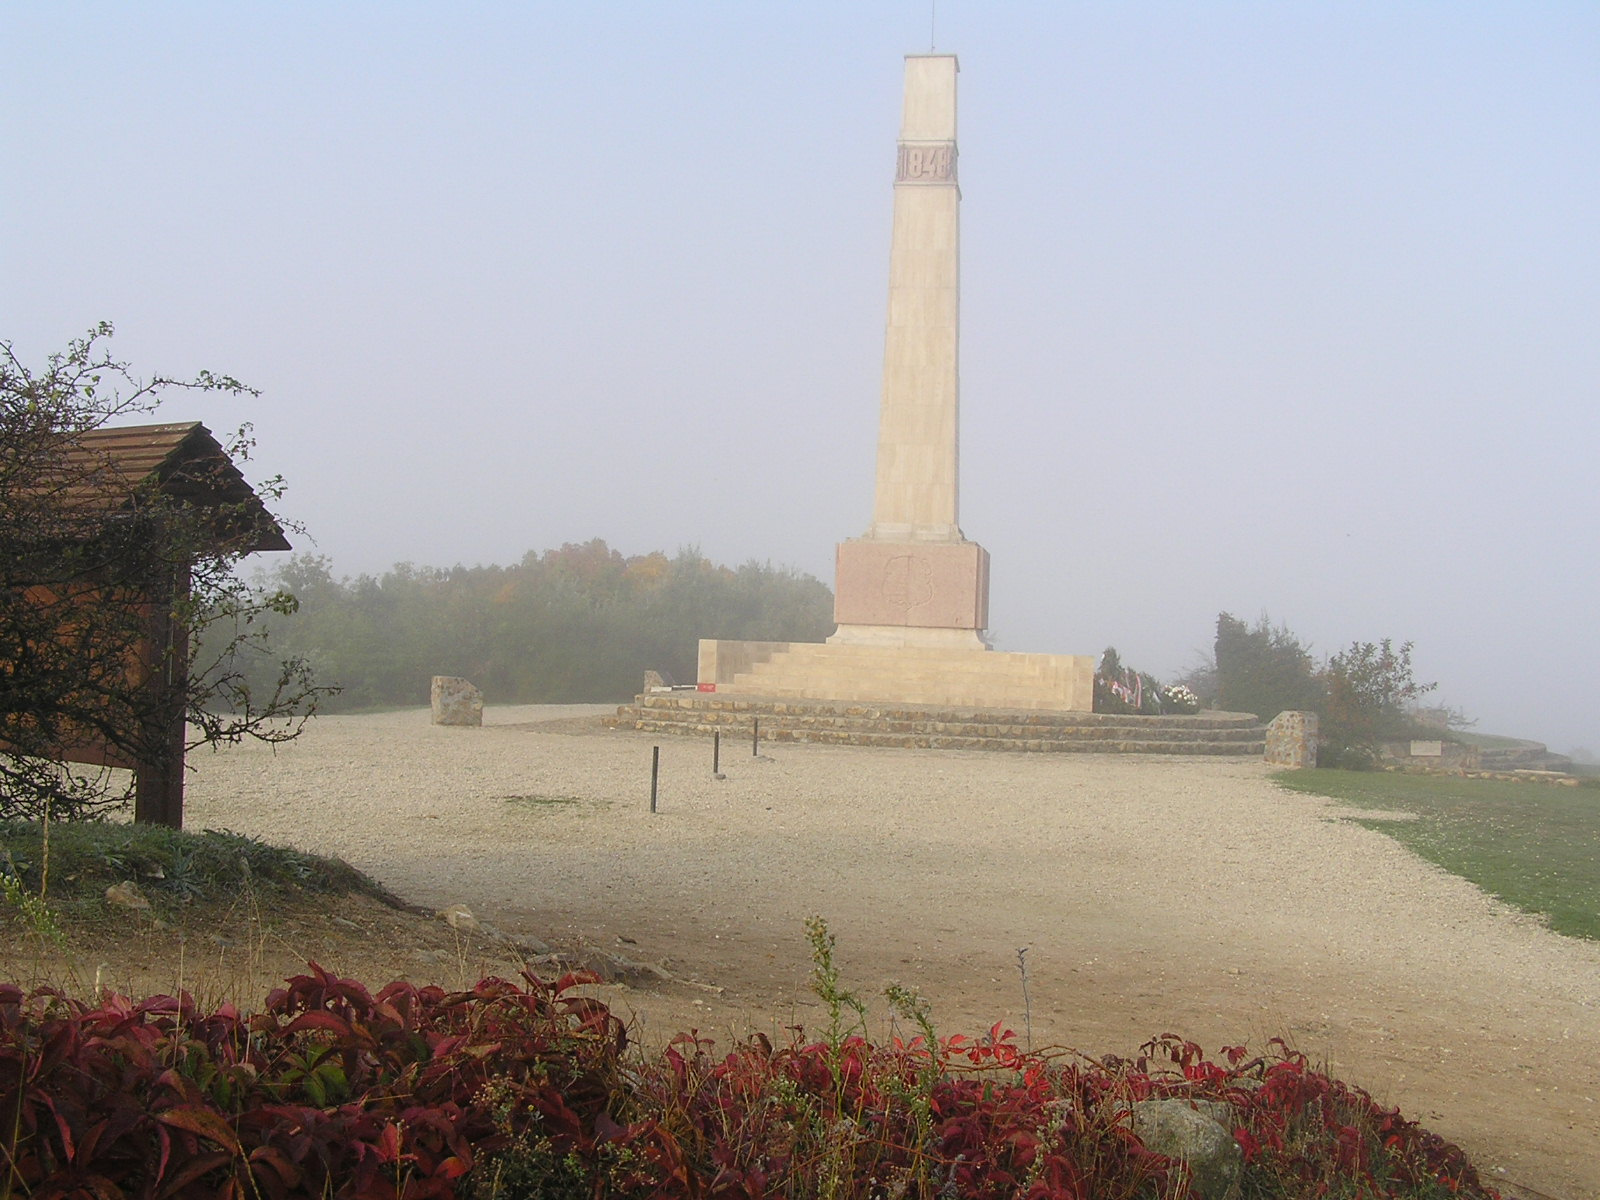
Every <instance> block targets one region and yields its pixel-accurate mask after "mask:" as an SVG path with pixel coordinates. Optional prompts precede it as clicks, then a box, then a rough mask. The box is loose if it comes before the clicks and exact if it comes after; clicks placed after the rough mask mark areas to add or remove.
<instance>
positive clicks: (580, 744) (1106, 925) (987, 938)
mask: <svg viewBox="0 0 1600 1200" xmlns="http://www.w3.org/2000/svg"><path fill="white" fill-rule="evenodd" d="M603 711H608V710H604V709H600V708H595V707H588V708H581V707H571V706H567V707H560V706H545V707H521V708H492V709H490V710H489V711H488V712H487V713H486V714H485V725H484V727H483V728H481V729H453V728H439V727H434V726H432V725H430V724H429V720H428V714H427V712H426V711H422V710H411V711H405V712H397V713H385V714H379V715H370V716H353V717H321V718H318V719H317V720H316V721H315V722H313V724H312V725H311V727H310V728H309V730H308V731H307V733H306V734H305V735H304V736H303V737H302V738H301V740H299V741H298V742H296V743H293V744H291V745H289V746H286V747H282V748H280V749H278V750H277V751H276V752H272V751H270V750H267V749H265V748H258V747H238V748H233V749H229V750H226V751H223V752H220V753H217V754H205V753H201V754H197V755H195V756H194V757H193V759H192V765H193V766H194V767H195V768H196V770H195V774H194V776H193V777H192V779H191V782H190V786H189V796H188V818H187V823H188V824H189V826H190V827H191V828H196V829H200V828H228V829H233V830H237V831H240V832H247V833H251V834H256V835H259V836H262V837H264V838H267V839H268V840H271V841H275V842H282V843H287V844H291V845H296V846H299V847H302V848H305V849H310V850H316V851H320V852H323V853H330V854H338V855H340V856H342V857H344V858H346V859H347V860H349V861H350V862H351V863H353V864H355V865H356V866H358V867H360V868H361V869H363V870H365V871H367V872H369V873H370V874H372V875H374V876H376V877H377V878H378V879H380V880H381V881H383V882H384V883H385V884H387V885H388V886H389V887H391V888H392V889H394V890H395V891H397V892H398V893H400V894H401V895H403V896H405V897H406V898H408V899H410V900H413V901H416V902H419V903H423V904H428V905H431V906H434V907H441V908H442V907H444V906H445V905H446V904H450V903H464V904H466V905H468V906H469V907H470V908H471V909H472V910H473V911H474V912H475V913H476V914H478V915H479V916H480V917H481V918H483V919H485V920H487V921H490V922H493V923H494V924H495V925H497V926H498V927H500V928H501V929H503V930H505V931H507V932H511V933H519V934H527V935H534V936H538V937H542V938H545V939H547V940H550V941H552V942H557V943H562V942H566V943H571V942H576V941H587V942H590V943H593V944H596V945H599V946H603V947H607V948H611V949H614V950H620V951H621V952H623V953H626V954H627V955H629V956H630V957H634V958H638V959H643V960H647V961H651V962H655V963H659V964H661V965H663V966H665V967H666V968H667V969H668V970H669V971H671V972H672V974H673V975H675V976H677V977H679V978H680V979H684V980H693V981H697V982H698V983H700V984H703V985H713V986H714V987H715V988H716V989H717V990H715V991H713V990H708V989H707V988H705V987H675V986H667V987H661V988H655V989H647V990H640V991H636V992H633V993H631V994H629V995H628V996H627V998H626V1000H625V1007H626V1008H627V1009H628V1010H629V1011H630V1012H631V1015H632V1016H633V1018H634V1020H635V1022H636V1027H637V1028H638V1030H639V1031H640V1032H641V1035H642V1036H645V1037H649V1036H650V1035H651V1034H652V1033H656V1034H668V1033H671V1032H674V1031H676V1030H678V1029H686V1028H689V1027H691V1026H693V1027H696V1028H699V1029H700V1030H702V1031H704V1032H706V1033H708V1034H710V1035H712V1036H716V1037H718V1038H719V1039H721V1038H724V1037H731V1036H735V1035H738V1034H742V1033H745V1032H748V1031H749V1030H751V1029H752V1028H758V1029H772V1028H774V1027H780V1028H781V1027H782V1026H786V1025H789V1024H793V1023H797V1022H812V1023H815V1021H816V1018H817V1015H818V1013H817V1009H816V1007H815V1005H814V1002H812V1001H811V998H810V996H809V993H808V992H807V990H806V978H807V973H808V970H809V955H808V950H807V947H806V945H805V942H804V938H803V936H802V931H801V923H802V921H803V919H804V918H805V917H806V916H807V915H809V914H812V913H817V914H820V915H822V916H824V917H826V918H827V920H828V922H829V924H830V927H831V928H832V930H833V932H834V933H835V934H836V935H837V937H838V944H839V953H838V958H839V961H840V963H841V966H842V968H843V971H844V975H845V978H846V979H847V980H848V981H850V982H851V983H852V984H853V985H855V986H856V988H857V990H858V991H859V992H860V993H861V994H862V995H863V996H864V997H869V998H871V997H874V996H876V995H877V994H878V993H879V992H881V988H882V987H883V986H884V985H885V984H886V983H888V982H891V981H897V980H898V981H901V982H904V983H908V984H912V985H914V986H916V987H917V988H919V989H920V990H921V991H922V992H923V993H924V994H925V995H926V996H927V997H928V998H929V999H930V1000H931V1001H932V1002H933V1009H934V1016H935V1021H936V1023H937V1024H938V1025H939V1027H940V1029H941V1030H942V1031H944V1032H957V1031H962V1032H972V1031H974V1030H983V1029H987V1028H988V1027H989V1026H990V1025H991V1024H992V1023H993V1022H995V1021H997V1020H998V1021H1004V1022H1006V1023H1007V1024H1008V1025H1010V1026H1011V1027H1013V1028H1015V1029H1016V1030H1017V1031H1018V1033H1019V1035H1022V1036H1023V1037H1024V1038H1026V1037H1027V1036H1029V1033H1030V1031H1031V1037H1032V1039H1033V1041H1034V1043H1035V1044H1038V1045H1046V1044H1053V1045H1069V1046H1074V1047H1078V1048H1080V1049H1082V1050H1084V1051H1085V1052H1089V1053H1093V1054H1096V1055H1100V1054H1105V1053H1120V1054H1126V1053H1128V1052H1129V1051H1130V1050H1132V1049H1133V1048H1135V1047H1137V1045H1138V1044H1139V1043H1140V1042H1141V1041H1143V1040H1144V1039H1146V1038H1147V1037H1150V1036H1153V1035H1155V1034H1159V1033H1162V1032H1165V1031H1168V1030H1171V1031H1173V1032H1177V1033H1181V1034H1183V1035H1185V1036H1187V1037H1190V1038H1192V1039H1194V1040H1196V1041H1198V1042H1200V1044H1201V1045H1203V1046H1204V1047H1205V1048H1206V1049H1207V1050H1209V1051H1213V1052H1214V1051H1216V1050H1217V1049H1218V1048H1219V1047H1220V1046H1222V1045H1228V1044H1236V1043H1239V1042H1246V1041H1247V1042H1249V1043H1250V1044H1251V1045H1252V1046H1256V1047H1260V1046H1262V1045H1263V1044H1264V1043H1265V1041H1266V1040H1267V1039H1268V1038H1270V1037H1275V1036H1277V1037H1283V1038H1285V1039H1287V1040H1288V1041H1289V1042H1290V1043H1291V1044H1292V1045H1294V1046H1295V1047H1296V1048H1298V1049H1300V1050H1302V1051H1304V1052H1305V1053H1307V1054H1309V1055H1310V1056H1311V1057H1312V1058H1313V1059H1314V1060H1317V1061H1318V1062H1322V1063H1326V1064H1327V1066H1328V1067H1329V1068H1330V1069H1331V1070H1332V1071H1333V1073H1335V1074H1337V1075H1339V1076H1340V1077H1342V1078H1345V1079H1347V1080H1349V1081H1351V1082H1353V1083H1357V1084H1359V1085H1361V1086H1362V1087H1364V1088H1366V1089H1367V1090H1368V1091H1370V1092H1372V1093H1373V1094H1374V1096H1376V1097H1377V1098H1378V1099H1380V1100H1382V1101H1385V1102H1388V1103H1394V1104H1398V1105H1399V1106H1400V1107H1401V1108H1402V1110H1403V1111H1404V1112H1405V1113H1406V1115H1408V1116H1410V1117H1412V1118H1414V1119H1417V1120H1420V1121H1422V1122H1423V1123H1424V1124H1426V1125H1428V1126H1429V1127H1430V1128H1432V1129H1434V1130H1435V1131H1436V1132H1438V1133H1440V1134H1442V1135H1443V1136H1445V1137H1447V1138H1449V1139H1451V1140H1453V1141H1458V1142H1460V1143H1462V1144H1463V1145H1464V1146H1466V1147H1467V1149H1468V1150H1469V1152H1470V1153H1471V1154H1472V1156H1473V1159H1474V1161H1475V1162H1477V1163H1478V1164H1479V1166H1480V1169H1481V1170H1482V1171H1483V1173H1484V1174H1485V1176H1486V1178H1487V1179H1488V1180H1489V1181H1491V1182H1494V1181H1499V1182H1501V1183H1502V1184H1503V1183H1505V1182H1506V1181H1508V1180H1509V1181H1514V1182H1515V1183H1517V1184H1520V1185H1523V1186H1525V1187H1527V1188H1530V1189H1537V1191H1538V1192H1542V1193H1546V1194H1549V1195H1553V1196H1557V1197H1562V1198H1563V1200H1579V1198H1584V1200H1589V1198H1593V1197H1600V946H1596V945H1595V944H1593V943H1587V942H1580V941H1576V940H1572V939H1566V938H1561V937H1558V936H1556V935H1554V934H1551V933H1549V932H1548V931H1547V930H1545V929H1544V928H1542V927H1541V925H1540V924H1539V923H1538V922H1537V921H1535V920H1533V919H1531V918H1528V917H1526V916H1522V915H1520V914H1517V913H1515V912H1512V911H1511V910H1509V909H1507V908H1506V907H1504V906H1503V905H1501V904H1500V903H1498V902H1497V901H1495V900H1493V899H1491V898H1489V897H1487V896H1485V895H1484V894H1483V893H1481V892H1479V891H1478V890H1477V889H1476V888H1474V887H1473V886H1471V885H1470V884H1467V883H1465V882H1463V881H1461V880H1459V879H1456V878H1454V877H1452V876H1450V875H1447V874H1445V873H1443V872H1441V871H1439V870H1437V869H1435V868H1433V867H1431V866H1429V865H1427V864H1425V863H1423V862H1421V861H1420V860H1419V859H1417V858H1415V857H1414V856H1412V855H1411V854H1410V853H1409V852H1407V851H1405V850H1404V849H1402V848H1400V847H1399V846H1398V845H1396V844H1395V843H1394V842H1392V841H1390V840H1389V839H1388V838H1386V837H1384V836H1383V835H1382V834H1379V833H1376V832H1373V831H1370V830H1367V829H1364V828H1361V827H1360V826H1357V825H1353V824H1350V823H1349V822H1347V821H1344V820H1341V819H1340V816H1341V815H1348V814H1349V811H1350V810H1348V809H1340V808H1339V807H1338V806H1336V805H1334V804H1332V802H1328V801H1322V800H1319V799H1317V798H1315V797H1306V796H1300V795H1296V794H1293V793H1289V792H1285V791H1283V790H1281V789H1279V788H1277V787H1276V786H1274V785H1273V784H1272V782H1271V781H1270V779H1269V776H1268V772H1267V770H1266V769H1265V768H1264V767H1263V766H1262V765H1261V764H1259V763H1256V762H1246V761H1229V760H1220V761H1219V760H1212V759H1198V758H1163V757H1155V756H1141V757H1113V756H1102V755H1022V754H991V753H982V752H968V751H917V750H882V749H855V748H846V747H822V746H764V747H763V751H764V753H763V755H762V756H760V757H756V756H753V755H752V754H751V747H750V744H749V742H748V741H743V742H740V741H734V740H731V739H730V740H726V741H725V743H724V746H723V758H722V768H723V773H724V774H725V775H726V778H725V779H723V780H716V779H714V778H713V777H712V774H711V746H710V743H709V742H706V741H699V740H685V739H671V738H666V739H651V738H650V737H647V736H645V735H639V734H633V733H622V732H609V731H603V730H601V729H599V728H598V724H597V722H596V721H594V720H593V719H592V718H593V716H594V715H595V714H597V713H600V712H603ZM579 718H590V719H586V720H582V719H579ZM657 742H659V744H660V747H661V783H660V792H659V812H657V813H655V814H652V813H651V812H650V811H649V794H650V759H651V746H652V745H654V744H656V743H657ZM1024 948H1025V949H1026V959H1025V962H1026V983H1027V997H1028V1003H1027V1004H1026V1005H1025V1004H1024V997H1023V986H1022V985H1023V979H1024V977H1023V974H1022V971H1021V970H1019V964H1018V951H1019V950H1020V949H1024ZM883 1011H884V1006H883V1005H882V1004H881V1002H880V1003H877V1004H875V1005H874V1012H875V1014H876V1013H882V1012H883ZM884 1020H885V1021H886V1018H884ZM873 1032H874V1033H879V1032H882V1030H881V1029H874V1030H873Z"/></svg>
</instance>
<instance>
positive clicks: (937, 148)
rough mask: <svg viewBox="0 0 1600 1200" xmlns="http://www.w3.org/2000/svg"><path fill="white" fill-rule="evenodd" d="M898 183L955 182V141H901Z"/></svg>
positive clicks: (896, 171) (896, 173)
mask: <svg viewBox="0 0 1600 1200" xmlns="http://www.w3.org/2000/svg"><path fill="white" fill-rule="evenodd" d="M894 181H895V182H896V183H954V182H955V181H956V144H955V143H954V142H901V143H900V157H899V163H898V165H897V166H896V168H895V173H894Z"/></svg>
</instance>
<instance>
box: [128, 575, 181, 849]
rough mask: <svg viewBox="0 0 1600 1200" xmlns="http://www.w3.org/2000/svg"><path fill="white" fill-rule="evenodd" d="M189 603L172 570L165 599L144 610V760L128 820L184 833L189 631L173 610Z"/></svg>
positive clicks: (137, 771) (160, 597) (159, 598)
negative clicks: (146, 623)
mask: <svg viewBox="0 0 1600 1200" xmlns="http://www.w3.org/2000/svg"><path fill="white" fill-rule="evenodd" d="M188 598H189V569H188V567H187V566H181V567H177V568H174V572H173V577H172V580H171V583H170V585H169V587H168V589H167V590H166V594H165V595H157V597H156V598H155V600H154V601H153V602H152V603H151V604H150V606H149V627H150V632H149V635H148V637H147V638H146V640H145V645H144V648H143V657H144V662H143V663H142V664H141V666H142V667H143V668H144V670H145V672H146V675H145V680H146V682H145V685H144V686H145V690H146V697H147V701H146V702H147V705H148V708H147V710H146V714H145V720H144V729H143V730H141V736H140V738H139V742H140V747H141V750H142V754H143V761H141V762H140V763H139V765H138V766H137V767H135V768H134V777H135V782H134V796H133V819H134V821H135V823H138V824H148V825H170V826H171V827H172V828H173V829H182V828H183V760H184V750H185V743H186V741H187V731H186V729H185V726H184V718H185V716H186V715H187V700H188V693H189V677H188V670H189V629H188V626H187V625H186V624H185V623H184V622H183V621H182V620H180V619H179V614H178V610H179V609H180V608H181V607H183V606H184V604H185V603H186V601H187V600H188Z"/></svg>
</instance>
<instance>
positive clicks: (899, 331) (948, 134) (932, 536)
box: [829, 54, 989, 649]
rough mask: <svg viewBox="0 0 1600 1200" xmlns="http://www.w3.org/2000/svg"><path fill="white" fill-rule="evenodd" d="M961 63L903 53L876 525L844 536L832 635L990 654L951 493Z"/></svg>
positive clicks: (980, 571)
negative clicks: (855, 535)
mask: <svg viewBox="0 0 1600 1200" xmlns="http://www.w3.org/2000/svg"><path fill="white" fill-rule="evenodd" d="M956 71H957V65H956V59H955V56H954V55H951V54H912V55H907V56H906V75H905V101H904V105H903V108H902V111H901V120H900V139H899V143H898V146H897V154H896V159H895V162H896V168H895V180H894V224H893V233H892V236H891V240H890V249H889V315H888V323H887V329H886V332H885V336H884V359H883V393H882V398H881V401H880V408H879V419H878V470H877V485H876V490H875V493H874V501H873V510H872V525H871V527H870V528H869V529H868V530H867V532H866V534H865V536H863V537H860V538H854V539H852V540H850V541H847V542H842V543H840V545H839V547H838V559H837V563H838V569H837V576H836V587H835V589H834V592H835V597H836V599H835V602H834V619H835V620H836V621H837V622H838V625H839V628H838V631H837V632H836V633H835V634H834V635H833V637H831V638H830V639H829V641H830V642H833V643H836V644H850V645H877V646H924V647H930V648H932V647H948V648H968V649H987V646H988V643H987V642H986V641H985V640H984V636H983V632H984V630H985V628H986V627H987V626H988V623H989V612H988V609H989V555H988V553H987V552H986V551H985V550H984V549H983V547H982V546H979V545H978V544H977V543H976V542H970V541H968V540H967V539H966V538H965V537H964V536H963V535H962V533H961V526H960V524H959V520H958V513H957V502H958V496H959V490H958V480H957V471H958V467H959V463H960V453H959V446H958V418H959V407H960V406H959V388H958V335H959V331H960V237H959V232H960V227H959V206H960V203H961V189H960V185H959V183H958V182H957V174H956Z"/></svg>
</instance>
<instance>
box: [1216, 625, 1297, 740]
mask: <svg viewBox="0 0 1600 1200" xmlns="http://www.w3.org/2000/svg"><path fill="white" fill-rule="evenodd" d="M1216 689H1217V691H1216V695H1217V706H1218V707H1219V708H1221V709H1223V710H1224V711H1226V712H1247V713H1255V715H1256V716H1258V717H1260V718H1261V719H1262V720H1263V721H1270V720H1272V718H1273V717H1275V716H1277V715H1278V714H1279V713H1281V712H1292V711H1298V710H1306V711H1321V708H1322V699H1323V688H1322V682H1321V680H1320V679H1319V678H1318V676H1317V671H1316V668H1315V666H1314V665H1313V663H1312V659H1311V652H1310V650H1309V649H1307V647H1306V646H1304V645H1302V644H1301V642H1300V639H1299V638H1297V637H1295V636H1294V634H1292V633H1290V632H1289V630H1288V628H1287V627H1285V626H1283V625H1277V626H1274V625H1273V624H1272V622H1271V621H1269V620H1268V619H1267V616H1266V614H1264V613H1263V614H1262V616H1261V618H1260V619H1259V620H1258V621H1257V622H1256V623H1255V625H1254V626H1253V627H1252V626H1248V625H1246V624H1245V623H1244V622H1243V621H1241V620H1239V619H1238V618H1237V617H1235V616H1232V615H1230V614H1228V613H1219V614H1217V643H1216Z"/></svg>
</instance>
